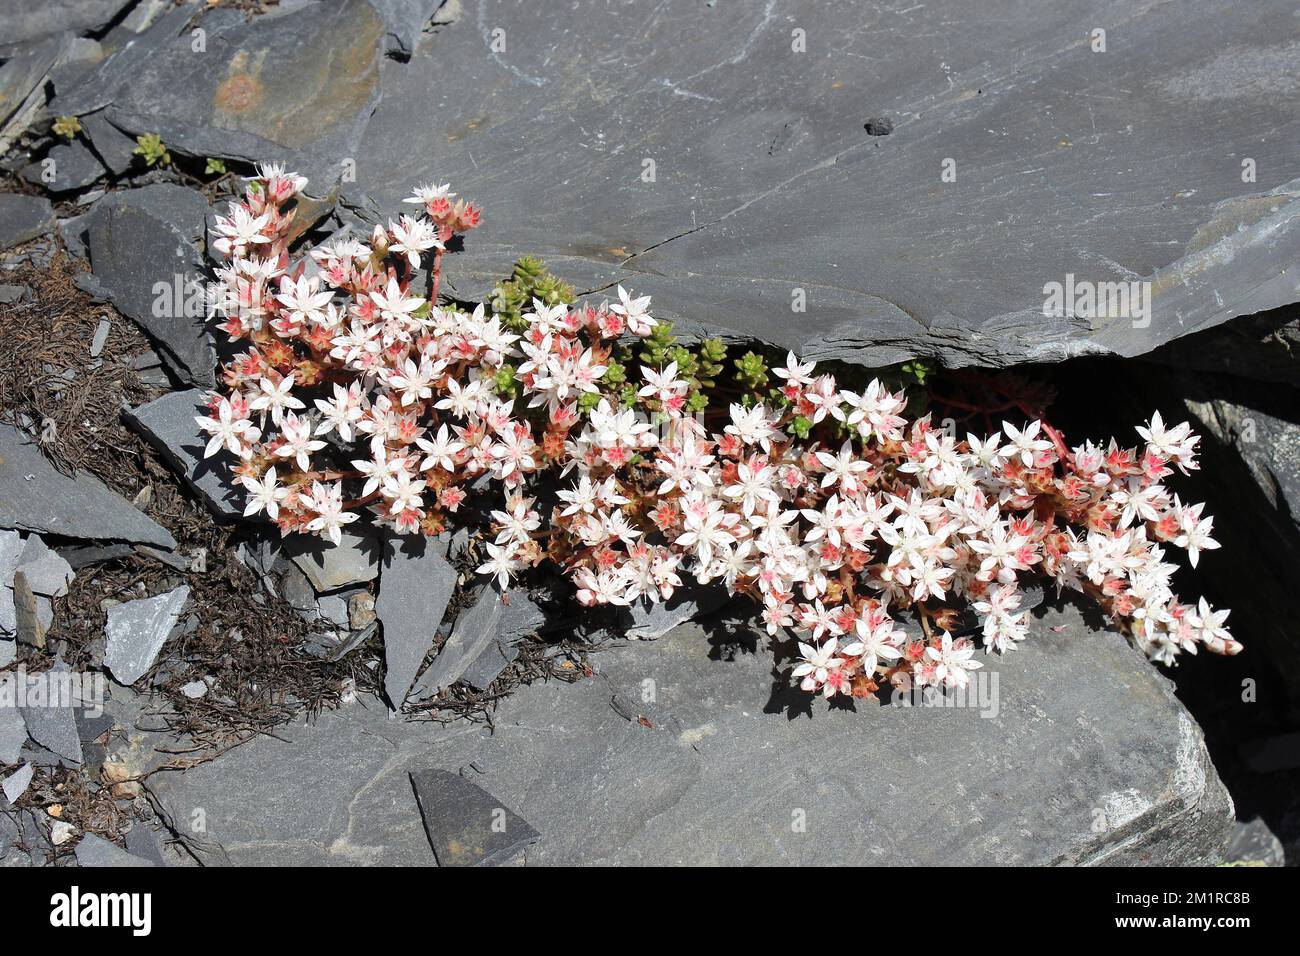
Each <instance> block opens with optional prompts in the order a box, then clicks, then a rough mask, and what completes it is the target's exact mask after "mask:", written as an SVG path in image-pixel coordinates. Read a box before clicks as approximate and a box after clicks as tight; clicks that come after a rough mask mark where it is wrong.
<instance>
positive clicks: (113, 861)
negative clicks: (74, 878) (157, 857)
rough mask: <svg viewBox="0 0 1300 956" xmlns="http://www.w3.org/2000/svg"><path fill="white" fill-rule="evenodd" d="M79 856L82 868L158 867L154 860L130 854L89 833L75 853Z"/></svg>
mask: <svg viewBox="0 0 1300 956" xmlns="http://www.w3.org/2000/svg"><path fill="white" fill-rule="evenodd" d="M73 852H74V853H75V854H76V856H77V862H78V863H79V864H81V865H82V866H92V867H100V866H112V867H121V866H157V865H158V864H157V863H156V862H154V861H153V860H147V859H144V858H143V857H139V856H136V855H135V854H133V853H128V852H127V851H126V850H123V849H122V848H121V847H120V846H118V845H117V844H116V843H110V842H108V841H107V840H105V839H103V838H102V837H97V836H95V834H93V833H87V834H86V835H85V836H83V837H82V838H81V842H80V843H78V844H77V846H76V849H75V850H74V851H73Z"/></svg>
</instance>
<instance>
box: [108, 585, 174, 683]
mask: <svg viewBox="0 0 1300 956" xmlns="http://www.w3.org/2000/svg"><path fill="white" fill-rule="evenodd" d="M189 596H190V589H189V586H188V585H182V586H181V587H178V588H176V589H175V590H173V591H168V592H166V593H165V594H159V595H157V596H156V597H151V598H142V599H140V600H138V601H127V602H126V603H124V604H114V605H113V606H112V607H110V608H109V609H108V623H107V624H106V625H105V627H104V631H105V633H106V634H107V636H108V652H107V653H106V654H105V655H104V666H105V667H107V668H108V669H109V671H110V672H111V673H112V675H113V679H114V680H115V681H117V682H118V683H119V684H125V685H127V686H130V685H131V684H134V683H135V682H136V681H138V680H139V679H140V678H141V677H143V676H144V675H145V674H146V673H147V672H148V671H149V668H151V667H152V666H153V665H154V661H156V660H157V659H158V652H159V651H160V650H162V646H163V644H165V643H166V642H167V637H168V635H170V634H171V631H172V628H173V627H175V625H176V619H177V618H178V617H179V616H180V613H181V609H182V608H183V607H184V606H185V602H186V601H187V600H188V599H189Z"/></svg>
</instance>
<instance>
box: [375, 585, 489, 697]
mask: <svg viewBox="0 0 1300 956" xmlns="http://www.w3.org/2000/svg"><path fill="white" fill-rule="evenodd" d="M380 596H381V597H382V596H383V592H382V590H381V592H380ZM502 609H503V608H502V604H501V592H500V591H498V590H497V589H496V587H495V586H493V585H488V586H487V587H485V588H483V590H482V591H480V592H479V595H478V597H477V598H476V599H475V601H474V603H473V604H472V605H470V606H469V608H467V609H466V610H464V611H462V612H461V613H460V615H459V616H458V617H457V618H456V623H455V624H454V625H453V626H452V629H451V636H449V637H448V638H447V640H446V641H445V642H444V643H443V645H442V647H441V648H439V649H438V654H437V656H436V657H434V659H433V663H431V664H430V665H429V667H428V669H427V670H426V671H425V672H424V673H423V674H421V675H420V682H419V693H420V696H421V697H436V696H438V694H439V693H441V692H442V691H443V690H445V689H446V688H448V687H450V686H451V685H452V684H454V683H456V681H458V680H460V679H461V677H462V676H463V675H464V673H465V671H466V670H467V669H468V668H469V666H470V665H471V664H473V663H474V662H475V661H476V660H477V659H478V658H479V657H480V656H481V655H482V654H483V652H484V651H486V650H487V649H488V647H489V646H491V645H492V644H493V643H494V642H495V641H496V637H497V627H498V625H499V623H500V621H501V612H502Z"/></svg>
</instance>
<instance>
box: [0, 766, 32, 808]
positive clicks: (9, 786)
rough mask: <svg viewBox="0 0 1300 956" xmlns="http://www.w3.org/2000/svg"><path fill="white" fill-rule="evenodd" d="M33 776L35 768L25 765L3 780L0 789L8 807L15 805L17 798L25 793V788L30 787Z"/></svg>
mask: <svg viewBox="0 0 1300 956" xmlns="http://www.w3.org/2000/svg"><path fill="white" fill-rule="evenodd" d="M35 774H36V768H35V767H33V766H32V765H31V764H29V763H25V764H23V765H22V766H21V767H19V768H18V769H17V770H15V771H14V772H13V773H11V774H10V775H9V776H7V777H5V778H4V782H3V784H0V787H3V789H4V795H5V799H6V800H8V801H9V805H10V806H12V805H13V804H15V803H17V802H18V798H19V797H21V796H22V795H23V794H24V793H26V792H27V788H28V787H29V786H31V783H32V777H33V776H35Z"/></svg>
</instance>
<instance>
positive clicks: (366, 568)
mask: <svg viewBox="0 0 1300 956" xmlns="http://www.w3.org/2000/svg"><path fill="white" fill-rule="evenodd" d="M352 527H353V526H349V527H347V528H344V529H343V537H342V540H341V541H340V543H339V544H337V545H335V544H333V543H332V542H329V541H325V540H323V539H320V538H315V537H311V536H308V535H298V536H296V537H294V538H290V539H288V540H286V541H285V542H284V545H283V548H282V550H283V553H284V555H285V557H287V558H289V560H291V561H293V563H294V564H296V565H297V566H298V567H299V568H300V569H301V570H302V572H303V574H305V575H306V576H307V580H308V581H310V582H311V586H312V587H313V588H315V589H316V591H317V592H318V593H322V592H327V591H337V590H339V589H341V588H346V587H351V586H352V585H355V584H363V583H365V582H366V581H373V580H374V579H375V578H377V577H379V558H380V553H381V552H382V550H383V542H382V541H381V539H380V538H379V537H378V536H377V535H375V534H374V533H369V532H367V531H366V529H361V530H359V531H353V530H351V529H352Z"/></svg>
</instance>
